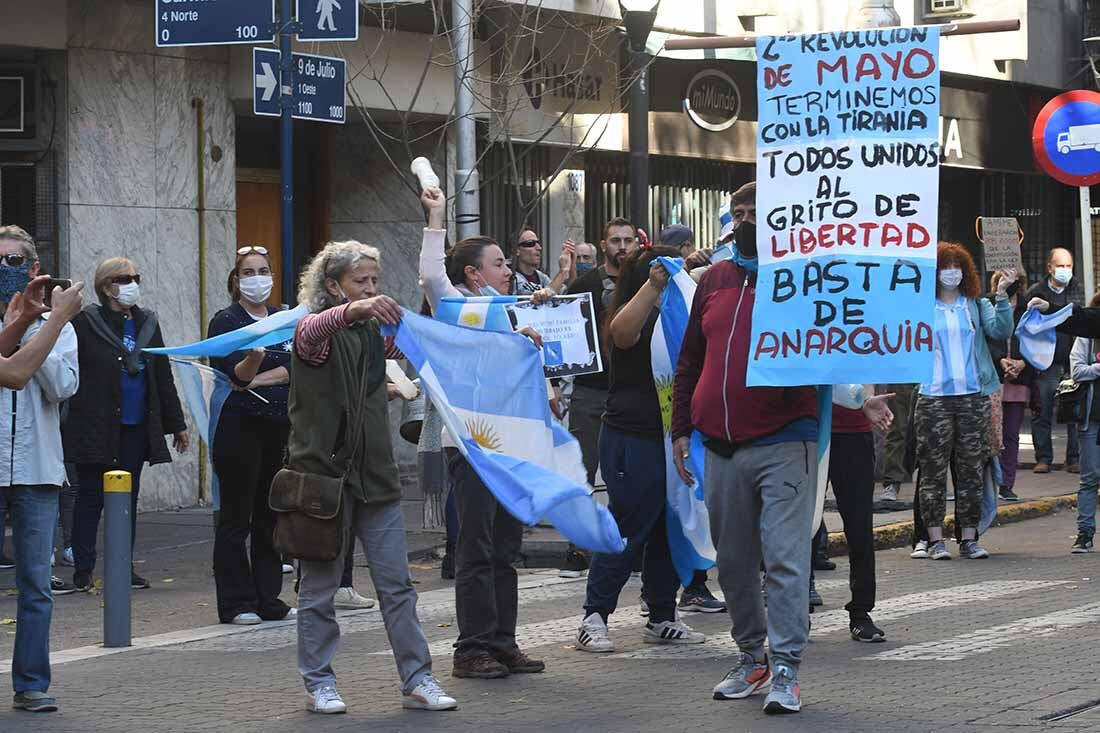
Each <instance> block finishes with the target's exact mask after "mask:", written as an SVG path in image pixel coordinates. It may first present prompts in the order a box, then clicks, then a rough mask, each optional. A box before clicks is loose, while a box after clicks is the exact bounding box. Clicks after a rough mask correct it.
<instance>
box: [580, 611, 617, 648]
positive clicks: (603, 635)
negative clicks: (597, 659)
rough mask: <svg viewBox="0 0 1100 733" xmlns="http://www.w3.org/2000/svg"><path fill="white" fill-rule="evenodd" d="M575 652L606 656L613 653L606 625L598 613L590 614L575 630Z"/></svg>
mask: <svg viewBox="0 0 1100 733" xmlns="http://www.w3.org/2000/svg"><path fill="white" fill-rule="evenodd" d="M577 650H578V651H582V652H593V653H595V654H606V653H608V652H613V651H615V644H614V643H612V641H611V637H610V636H608V635H607V624H605V623H604V622H603V619H602V618H601V617H600V614H598V613H591V614H589V615H588V617H587V618H586V619H585V620H584V621H582V622H581V627H580V628H579V629H577Z"/></svg>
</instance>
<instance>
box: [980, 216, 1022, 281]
mask: <svg viewBox="0 0 1100 733" xmlns="http://www.w3.org/2000/svg"><path fill="white" fill-rule="evenodd" d="M979 225H980V227H981V234H982V236H981V240H982V248H983V249H984V250H985V252H984V254H985V268H986V269H987V270H990V271H992V270H1003V269H1005V268H1008V267H1019V266H1020V224H1019V222H1017V221H1016V217H1014V216H983V217H980V224H979Z"/></svg>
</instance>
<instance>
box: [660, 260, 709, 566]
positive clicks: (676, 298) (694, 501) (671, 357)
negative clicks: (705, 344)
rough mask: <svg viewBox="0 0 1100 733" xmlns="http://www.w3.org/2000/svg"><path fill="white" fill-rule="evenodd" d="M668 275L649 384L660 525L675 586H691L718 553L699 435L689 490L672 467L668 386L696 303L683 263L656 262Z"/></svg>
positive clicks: (694, 438)
mask: <svg viewBox="0 0 1100 733" xmlns="http://www.w3.org/2000/svg"><path fill="white" fill-rule="evenodd" d="M659 260H660V262H661V264H662V265H664V267H665V269H666V270H668V273H669V281H668V285H667V286H666V287H665V289H664V291H663V292H662V293H661V315H660V316H658V318H657V325H656V326H655V327H654V329H653V340H652V341H650V354H651V357H650V358H651V360H652V361H651V363H652V365H653V383H654V384H655V385H656V386H657V399H658V402H659V403H660V405H661V422H662V424H663V425H664V429H665V436H664V438H665V487H666V488H665V491H666V492H667V496H668V499H667V511H666V512H665V525H666V528H667V532H668V549H669V552H670V553H671V554H672V564H673V565H675V566H676V574H677V575H679V576H680V584H681V585H683V586H684V587H687V586H689V585H691V576H692V575H694V574H695V571H696V570H707V569H709V568H711V567H714V562H715V558H716V557H717V553H716V552H715V550H714V543H713V542H711V539H710V517H709V515H708V514H707V506H706V503H705V501H704V494H703V463H704V457H705V455H706V452H705V451H706V448H704V447H703V438H702V435H700V434H699V432H698V431H696V432H694V433H692V436H691V455H690V457H689V458H688V470H690V471H691V473H692V475H693V476H694V477H695V484H694V485H693V486H688V485H687V484H685V483H684V482H683V480H682V479H681V478H680V474H679V473H678V472H677V471H676V464H675V463H674V462H673V451H672V433H671V430H672V381H673V378H674V377H675V376H676V361H677V360H678V359H679V358H680V347H681V345H682V344H683V342H684V333H685V332H686V331H687V324H688V316H689V315H690V314H691V302H692V301H693V300H694V299H695V281H694V280H692V279H691V276H690V275H688V273H687V270H685V269H684V268H683V260H680V259H671V258H669V257H661V258H659Z"/></svg>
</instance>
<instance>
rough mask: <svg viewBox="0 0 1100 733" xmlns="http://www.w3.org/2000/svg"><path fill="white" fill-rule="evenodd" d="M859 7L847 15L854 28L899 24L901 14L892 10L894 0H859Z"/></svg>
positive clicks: (884, 26) (886, 26)
mask: <svg viewBox="0 0 1100 733" xmlns="http://www.w3.org/2000/svg"><path fill="white" fill-rule="evenodd" d="M859 5H860V7H859V9H858V10H856V11H855V12H854V13H853V14H852V15H851V16H850V17H849V19H848V20H849V24H850V25H851V26H852V27H854V28H889V27H891V26H897V25H901V16H900V15H898V11H896V10H894V0H861V1H860V4H859Z"/></svg>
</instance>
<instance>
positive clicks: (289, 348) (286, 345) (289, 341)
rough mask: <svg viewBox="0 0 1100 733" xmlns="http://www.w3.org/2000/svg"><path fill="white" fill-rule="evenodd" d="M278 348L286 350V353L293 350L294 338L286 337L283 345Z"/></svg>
mask: <svg viewBox="0 0 1100 733" xmlns="http://www.w3.org/2000/svg"><path fill="white" fill-rule="evenodd" d="M280 348H282V350H283V351H286V352H287V353H289V352H291V351H293V350H294V339H287V340H286V341H285V342H283V345H282V347H280Z"/></svg>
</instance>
